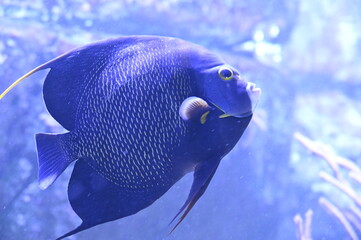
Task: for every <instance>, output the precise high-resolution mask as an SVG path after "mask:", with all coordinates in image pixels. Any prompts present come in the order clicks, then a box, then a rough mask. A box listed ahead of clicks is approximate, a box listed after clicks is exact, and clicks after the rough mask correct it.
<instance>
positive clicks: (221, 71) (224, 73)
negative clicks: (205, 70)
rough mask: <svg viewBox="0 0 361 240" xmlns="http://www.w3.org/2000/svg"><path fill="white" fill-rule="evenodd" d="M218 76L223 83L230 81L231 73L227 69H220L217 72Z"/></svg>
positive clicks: (230, 70)
mask: <svg viewBox="0 0 361 240" xmlns="http://www.w3.org/2000/svg"><path fill="white" fill-rule="evenodd" d="M218 76H219V77H220V78H222V79H223V80H224V81H228V80H231V79H232V77H233V71H232V69H230V68H228V67H222V68H220V69H219V70H218Z"/></svg>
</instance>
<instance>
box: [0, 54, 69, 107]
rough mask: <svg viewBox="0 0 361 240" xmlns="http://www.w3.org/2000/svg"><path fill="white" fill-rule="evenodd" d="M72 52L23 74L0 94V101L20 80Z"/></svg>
mask: <svg viewBox="0 0 361 240" xmlns="http://www.w3.org/2000/svg"><path fill="white" fill-rule="evenodd" d="M73 51H74V50H71V51H69V52H66V53H64V54H61V55H60V56H58V57H56V58H53V59H51V60H50V61H47V62H46V63H43V64H41V65H40V66H37V67H36V68H34V69H33V70H31V71H30V72H28V73H27V74H25V75H24V76H22V77H21V78H19V79H18V80H16V81H15V82H14V83H13V84H11V85H10V86H9V87H8V88H7V89H6V90H5V91H4V92H3V93H1V95H0V100H1V99H2V98H3V97H4V96H5V95H6V94H7V93H8V92H9V91H10V90H11V89H13V88H14V87H15V86H16V85H18V84H19V83H20V82H21V81H22V80H24V79H25V78H27V77H29V76H30V75H32V74H33V73H36V72H37V71H39V70H43V69H46V68H49V67H47V66H46V65H48V64H49V63H52V62H54V61H56V60H58V59H59V58H62V57H64V56H65V55H68V54H69V53H71V52H73Z"/></svg>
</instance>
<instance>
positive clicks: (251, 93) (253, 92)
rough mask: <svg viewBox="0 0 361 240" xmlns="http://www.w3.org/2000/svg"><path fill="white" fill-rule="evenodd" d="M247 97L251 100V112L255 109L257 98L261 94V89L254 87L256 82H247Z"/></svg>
mask: <svg viewBox="0 0 361 240" xmlns="http://www.w3.org/2000/svg"><path fill="white" fill-rule="evenodd" d="M246 90H247V93H248V97H249V99H250V100H251V104H252V112H253V111H254V110H255V109H256V106H257V104H258V101H259V98H260V96H261V89H260V88H257V87H256V84H254V83H251V82H248V83H247V87H246Z"/></svg>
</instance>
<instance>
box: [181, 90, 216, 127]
mask: <svg viewBox="0 0 361 240" xmlns="http://www.w3.org/2000/svg"><path fill="white" fill-rule="evenodd" d="M209 110H210V107H209V105H208V103H207V102H206V101H205V100H203V99H202V98H199V97H188V98H186V99H185V100H184V101H183V102H182V104H181V106H180V107H179V115H180V116H181V118H182V119H183V120H184V121H188V120H196V121H199V122H200V123H202V124H204V123H205V122H206V120H207V119H206V118H207V115H208V113H209Z"/></svg>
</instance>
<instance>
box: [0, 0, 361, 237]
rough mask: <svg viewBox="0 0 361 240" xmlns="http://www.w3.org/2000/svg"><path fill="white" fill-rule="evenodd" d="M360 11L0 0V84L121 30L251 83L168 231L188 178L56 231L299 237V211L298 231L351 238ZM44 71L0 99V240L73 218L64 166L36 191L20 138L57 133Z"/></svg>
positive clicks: (227, 1) (27, 146) (353, 3)
mask: <svg viewBox="0 0 361 240" xmlns="http://www.w3.org/2000/svg"><path fill="white" fill-rule="evenodd" d="M360 8H361V1H359V0H345V1H331V0H320V1H317V2H316V1H313V0H302V1H296V0H294V1H288V0H275V1H272V0H271V1H266V0H251V1H249V0H248V1H246V0H223V1H221V0H218V1H217V0H204V1H191V0H168V1H165V0H163V1H160V0H120V1H101V0H89V1H80V0H77V1H69V0H57V1H45V0H44V1H41V0H33V1H20V0H19V1H7V0H2V1H0V66H1V67H0V92H2V91H3V90H5V89H6V87H8V86H9V85H10V84H11V83H12V82H13V81H14V80H16V79H17V78H19V77H20V76H22V75H23V74H25V73H26V72H28V71H29V70H31V69H32V68H34V67H36V66H38V65H39V64H41V63H44V62H46V61H48V60H50V59H52V58H54V57H56V56H58V55H60V54H62V53H64V52H66V51H68V50H71V49H72V48H74V47H78V46H81V45H83V44H85V43H88V42H91V41H95V40H99V39H104V38H108V37H115V36H120V35H132V34H137V35H139V34H153V35H164V36H175V37H179V38H182V39H185V40H188V41H192V42H195V43H198V44H201V45H203V46H205V47H207V48H209V49H211V50H212V51H214V52H216V53H217V54H219V55H221V56H222V57H223V58H224V59H226V60H227V61H228V62H229V63H230V64H231V65H233V66H235V67H236V68H238V69H239V70H240V71H241V72H242V75H243V76H244V78H245V79H247V80H248V81H251V82H255V83H256V84H257V86H259V87H261V88H262V97H261V100H260V102H259V104H258V106H257V109H256V112H255V115H254V118H253V120H252V122H251V123H250V126H249V127H248V129H247V130H246V132H245V134H244V136H243V137H242V139H241V140H240V142H239V143H238V144H237V146H236V147H235V148H234V150H233V151H232V152H231V153H230V154H229V155H227V156H226V157H225V158H224V159H223V160H222V162H221V164H220V166H219V169H218V170H217V172H216V174H215V176H214V178H213V180H212V182H211V183H210V185H209V187H208V189H207V191H206V193H205V194H204V195H203V197H202V198H201V199H200V200H199V201H198V203H197V204H196V206H195V207H194V208H193V209H192V211H191V212H190V214H189V215H188V216H187V218H186V219H185V220H184V221H183V222H182V223H181V225H180V226H179V227H178V228H177V229H176V231H174V232H173V233H172V234H171V235H168V232H169V230H170V229H171V228H170V227H169V226H168V224H169V222H170V220H171V219H172V218H173V217H174V215H175V214H176V213H177V212H178V210H179V208H180V207H181V206H182V204H183V203H184V201H185V199H186V198H187V195H188V192H189V189H190V185H191V183H192V175H191V174H189V175H187V176H186V177H185V178H183V179H182V180H181V181H180V182H178V183H177V184H176V185H175V186H174V187H173V188H172V189H171V190H170V191H169V192H167V193H166V194H165V195H164V196H163V197H162V198H161V199H159V200H157V201H156V202H155V203H154V204H153V205H152V206H150V207H149V208H146V209H144V210H142V211H140V212H139V213H137V214H135V215H133V216H130V217H126V218H123V219H120V220H117V221H114V222H111V223H106V224H103V225H100V226H97V227H94V228H92V229H89V230H86V231H84V232H81V233H79V234H76V235H74V236H72V237H70V238H69V239H79V240H81V239H84V240H85V239H99V240H101V239H130V240H133V239H134V240H136V239H172V240H173V239H174V240H181V239H182V240H183V239H189V240H198V239H219V240H228V239H236V240H238V239H242V240H286V239H287V240H289V239H301V238H300V237H299V238H298V237H297V225H296V224H295V222H294V217H295V216H296V215H297V214H300V216H301V217H302V218H303V221H305V213H306V212H307V210H308V209H312V211H313V217H312V223H311V224H310V227H306V226H304V228H306V229H309V230H310V237H312V239H327V240H328V239H334V240H342V239H351V238H350V236H353V239H358V238H361V228H360V226H361V217H360V216H361V214H360V212H361V210H360V209H361V206H360V203H361V200H360V199H361V186H360V183H359V182H358V181H357V179H358V178H359V176H361V171H359V169H358V166H359V165H360V164H361V156H360V149H361V70H360V69H361V57H360V56H361V54H360V53H361V51H360V50H361V44H360V43H361V34H360V31H359V29H360V27H361V9H360ZM45 76H46V72H41V73H40V72H39V73H36V75H34V76H31V77H30V78H29V79H26V80H25V81H24V82H22V83H21V84H20V85H18V86H17V87H16V88H14V89H13V90H12V91H11V92H10V93H9V94H8V95H6V97H5V98H4V99H3V100H0V239H1V240H3V239H4V240H23V239H24V240H25V239H39V240H43V239H54V238H55V237H58V236H60V235H61V234H63V233H65V232H67V231H69V230H71V229H73V228H74V227H75V226H77V225H78V224H79V223H80V219H79V218H78V217H77V216H76V214H75V213H74V212H73V211H72V209H71V207H70V205H69V203H68V200H67V193H66V190H67V182H68V180H69V177H70V174H71V167H70V168H69V169H67V170H66V172H65V173H64V174H63V175H62V176H61V177H60V178H59V179H58V180H57V181H56V182H55V184H53V185H52V186H51V187H50V188H48V189H47V190H45V191H42V190H40V189H39V188H38V184H37V160H36V150H35V141H34V137H33V136H34V133H37V132H62V131H64V130H63V129H62V128H61V127H60V126H59V125H58V124H57V123H56V122H55V121H54V120H52V118H51V117H50V116H49V114H48V113H47V112H46V109H45V107H44V104H43V100H42V84H43V81H44V77H45ZM302 143H303V144H302ZM312 152H313V153H312ZM326 159H327V160H328V161H329V162H331V164H328V163H327V161H326ZM353 164H354V165H353ZM331 166H333V170H332V168H331ZM322 172H323V173H322ZM320 173H321V176H320ZM325 173H326V174H328V175H326V177H325ZM337 186H340V188H341V189H344V190H345V189H346V192H347V193H345V191H342V190H340V189H339V188H338V187H337ZM325 201H327V203H331V204H332V205H333V206H334V208H331V207H329V206H330V205H327V203H326V204H325ZM326 205H327V206H328V207H327V206H326ZM325 206H326V207H325ZM330 209H333V210H334V211H333V213H332V212H330ZM335 209H336V210H335ZM341 220H342V221H343V223H344V224H346V225H347V224H348V225H349V226H348V229H349V230H348V232H347V231H346V228H345V226H344V225H343V224H342V223H341ZM350 229H351V230H350ZM305 234H306V233H304V235H305Z"/></svg>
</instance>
